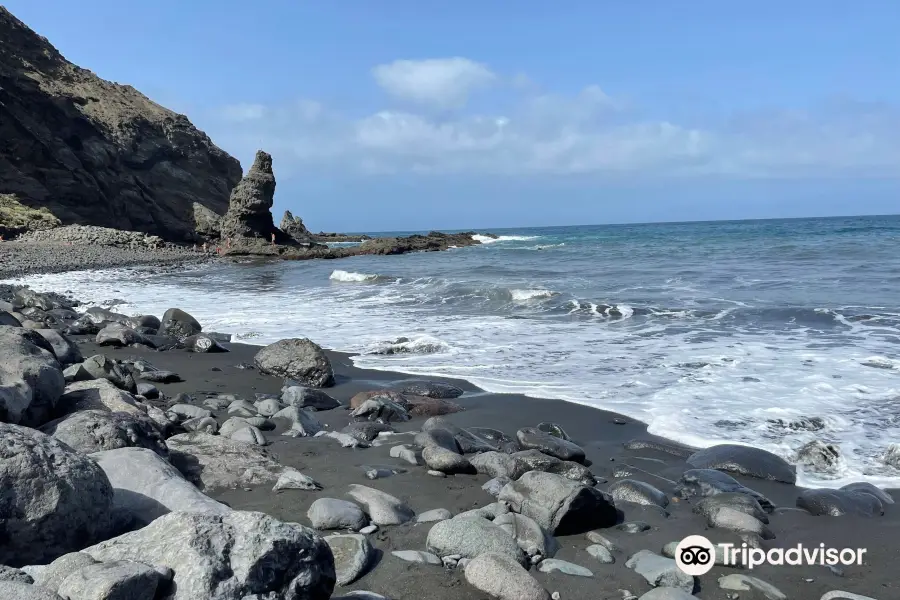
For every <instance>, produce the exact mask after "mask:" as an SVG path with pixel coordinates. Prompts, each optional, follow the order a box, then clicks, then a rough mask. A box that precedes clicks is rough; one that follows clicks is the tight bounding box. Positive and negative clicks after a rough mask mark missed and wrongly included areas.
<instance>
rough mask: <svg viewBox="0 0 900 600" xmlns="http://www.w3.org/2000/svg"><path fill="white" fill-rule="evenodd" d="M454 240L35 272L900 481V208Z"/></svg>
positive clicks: (688, 436)
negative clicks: (804, 449)
mask: <svg viewBox="0 0 900 600" xmlns="http://www.w3.org/2000/svg"><path fill="white" fill-rule="evenodd" d="M491 232H492V233H495V234H497V235H499V236H500V237H499V238H498V239H496V240H491V239H488V238H482V239H483V241H484V242H486V243H484V244H483V245H481V246H475V247H470V248H460V249H452V250H450V251H447V252H439V253H422V254H408V255H402V256H362V257H354V258H349V259H343V260H335V261H305V262H284V263H281V262H279V263H268V264H262V265H258V264H257V265H252V264H246V265H226V264H216V265H212V266H204V267H200V268H194V269H186V270H183V271H180V272H177V273H165V274H154V273H153V272H152V271H148V270H144V269H138V268H133V269H124V270H121V269H120V270H115V271H105V272H76V273H66V274H60V275H40V276H30V277H27V278H25V279H24V281H25V282H26V283H29V284H30V285H32V286H33V287H35V288H37V289H56V290H71V291H72V292H73V293H74V294H75V295H76V296H77V297H79V298H81V299H84V300H88V301H90V302H96V303H99V302H102V301H109V300H111V299H115V298H125V299H128V300H129V304H126V305H124V306H119V307H118V308H117V310H120V311H123V312H130V313H135V314H137V313H141V312H148V313H154V314H157V315H161V314H162V312H163V311H164V310H165V309H167V308H169V307H171V306H178V307H180V308H183V309H185V310H187V311H188V312H190V313H191V314H193V315H194V316H196V317H197V318H198V319H199V320H200V321H201V323H203V324H204V326H205V328H206V329H207V330H214V331H223V332H230V333H233V334H234V336H235V340H236V341H244V342H247V343H252V344H266V343H269V342H273V341H276V340H278V339H281V338H285V337H295V336H303V337H309V338H311V339H312V340H314V341H316V342H318V343H319V344H321V345H322V346H324V347H327V348H331V349H334V350H339V351H344V352H350V353H358V354H359V356H357V357H356V359H355V363H356V365H357V366H359V367H364V368H370V369H384V370H395V371H401V372H405V373H410V374H421V375H441V376H449V377H455V378H462V379H466V380H469V381H471V382H472V383H475V384H477V385H478V386H480V387H482V388H483V389H485V390H488V391H491V392H518V393H522V394H526V395H530V396H536V397H542V398H552V399H559V400H560V401H563V400H565V401H570V402H577V403H581V404H587V405H590V406H596V407H597V408H603V409H608V410H612V411H616V412H619V413H622V414H624V415H627V416H629V417H632V418H636V419H640V420H642V421H644V422H646V423H648V424H649V427H650V431H651V432H652V433H654V434H658V435H661V436H664V437H667V438H671V439H674V440H677V441H680V442H684V443H687V444H692V445H696V446H709V445H712V444H716V443H722V442H734V443H742V444H751V445H754V446H758V447H762V448H765V449H768V450H771V451H773V452H776V453H778V454H780V455H782V456H784V457H786V458H788V459H789V460H792V459H793V458H794V456H795V453H796V451H797V450H798V448H800V447H801V446H803V445H804V444H806V443H808V442H810V441H811V440H813V439H817V440H820V441H823V442H825V443H828V444H834V445H836V446H838V447H839V448H840V452H841V455H842V458H841V460H840V462H839V463H838V465H837V468H836V469H835V470H833V471H830V472H817V471H815V470H813V469H810V468H805V467H800V472H799V480H800V483H801V484H804V485H815V486H825V487H837V486H839V485H843V484H844V483H848V482H850V481H859V480H867V481H871V482H873V483H875V484H878V485H887V486H891V487H900V471H898V470H897V469H894V468H892V467H889V466H886V465H885V464H883V462H882V455H883V453H884V451H885V450H886V448H887V447H888V445H889V444H891V443H900V217H898V216H891V217H849V218H822V219H791V220H761V221H734V222H704V223H676V224H671V223H670V224H645V225H603V226H590V227H552V228H531V229H515V230H491Z"/></svg>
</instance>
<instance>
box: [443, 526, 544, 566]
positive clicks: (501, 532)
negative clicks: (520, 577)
mask: <svg viewBox="0 0 900 600" xmlns="http://www.w3.org/2000/svg"><path fill="white" fill-rule="evenodd" d="M425 546H426V548H427V550H428V551H429V552H433V553H434V554H436V555H438V556H442V557H443V556H450V555H459V556H461V557H463V558H475V557H477V556H479V555H481V554H484V553H488V552H491V553H496V554H502V555H504V556H507V557H509V558H510V559H512V560H515V561H516V562H518V563H521V564H523V565H525V564H528V559H527V558H526V556H525V552H523V551H522V549H521V548H520V547H519V545H518V544H517V543H516V540H515V539H514V538H513V537H512V536H510V535H509V533H507V531H506V530H505V529H504V528H502V527H500V526H499V525H495V524H494V523H492V522H490V521H488V520H487V519H482V518H481V517H467V516H457V517H454V518H452V519H447V520H446V521H439V522H438V523H435V524H434V525H433V526H432V527H431V530H430V531H429V532H428V539H427V540H426V542H425Z"/></svg>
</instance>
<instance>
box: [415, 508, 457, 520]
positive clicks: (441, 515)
mask: <svg viewBox="0 0 900 600" xmlns="http://www.w3.org/2000/svg"><path fill="white" fill-rule="evenodd" d="M452 518H453V514H452V513H451V512H450V511H449V510H447V509H446V508H434V509H432V510H426V511H425V512H423V513H420V514H419V516H418V517H416V523H437V522H438V521H446V520H447V519H452Z"/></svg>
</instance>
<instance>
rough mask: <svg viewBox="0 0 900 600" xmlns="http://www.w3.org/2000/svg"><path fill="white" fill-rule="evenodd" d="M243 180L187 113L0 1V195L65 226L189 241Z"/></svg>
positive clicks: (233, 162)
mask: <svg viewBox="0 0 900 600" xmlns="http://www.w3.org/2000/svg"><path fill="white" fill-rule="evenodd" d="M240 179H241V166H240V163H238V161H237V160H235V159H234V158H232V157H231V156H229V155H228V154H226V153H225V152H224V151H222V150H221V149H220V148H218V147H217V146H216V145H215V144H213V143H212V141H211V140H210V139H209V137H207V136H206V134H204V133H203V132H202V131H199V130H198V129H197V128H195V127H194V126H193V125H192V124H191V122H190V121H188V119H187V117H185V116H184V115H179V114H176V113H174V112H172V111H170V110H168V109H166V108H164V107H162V106H159V105H158V104H156V103H154V102H152V101H151V100H150V99H148V98H147V97H146V96H144V95H143V94H141V93H140V92H138V91H137V90H135V89H134V88H132V87H131V86H124V85H118V84H115V83H111V82H108V81H105V80H103V79H100V78H99V77H97V76H96V75H94V74H93V73H92V72H90V71H87V70H85V69H81V68H79V67H77V66H75V65H73V64H72V63H70V62H69V61H67V60H66V59H65V58H64V57H63V56H62V55H61V54H60V53H59V52H58V51H57V50H56V49H55V48H54V47H53V46H52V45H51V44H50V42H49V41H47V40H46V39H45V38H43V37H41V36H39V35H37V34H36V33H35V32H33V31H31V30H30V29H29V28H28V27H27V26H26V25H25V24H23V23H22V22H21V21H19V20H18V19H16V18H15V17H14V16H13V15H12V14H10V13H9V12H8V11H7V10H6V9H5V8H3V7H2V6H0V194H9V195H11V196H14V197H15V199H16V201H17V202H19V203H21V204H22V205H24V206H25V207H30V208H46V209H47V210H49V211H50V213H52V214H53V215H54V216H55V217H57V218H58V219H59V220H60V221H62V223H63V224H71V223H78V224H85V225H101V226H104V227H113V228H116V229H127V230H134V231H144V232H148V233H152V234H155V235H159V236H160V237H163V238H164V239H168V240H173V241H189V240H192V239H196V236H197V233H196V231H197V229H198V226H199V228H200V230H201V231H204V230H205V229H206V228H209V222H210V221H211V220H214V217H215V215H211V214H210V211H211V212H212V213H217V214H218V215H222V214H224V213H225V211H226V210H227V209H228V198H229V194H230V193H231V189H232V188H233V187H234V186H235V185H236V184H237V182H238V181H239V180H240Z"/></svg>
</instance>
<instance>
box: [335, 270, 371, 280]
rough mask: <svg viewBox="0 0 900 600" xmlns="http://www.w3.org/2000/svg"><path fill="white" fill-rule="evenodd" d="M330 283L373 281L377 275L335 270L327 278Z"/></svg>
mask: <svg viewBox="0 0 900 600" xmlns="http://www.w3.org/2000/svg"><path fill="white" fill-rule="evenodd" d="M329 279H331V280H332V281H341V282H345V283H359V282H362V281H374V280H375V279H378V275H373V274H370V273H354V272H352V271H341V270H340V269H335V270H334V271H333V272H332V273H331V276H330V277H329Z"/></svg>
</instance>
